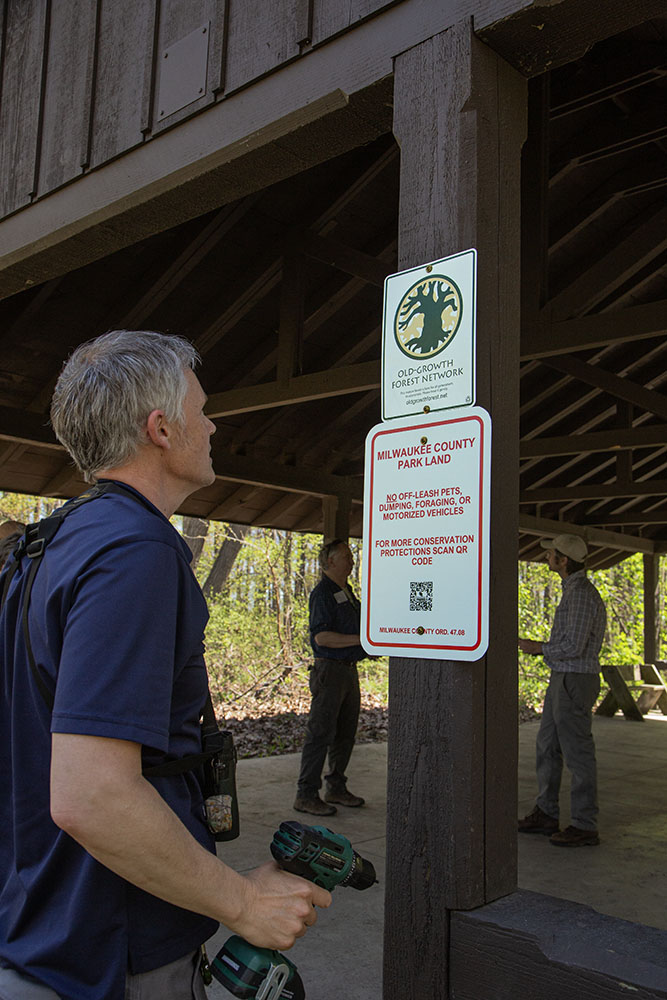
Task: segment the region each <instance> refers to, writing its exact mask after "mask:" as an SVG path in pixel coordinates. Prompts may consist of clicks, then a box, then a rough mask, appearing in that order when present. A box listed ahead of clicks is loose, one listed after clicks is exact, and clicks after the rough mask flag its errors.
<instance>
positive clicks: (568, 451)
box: [0, 19, 667, 566]
mask: <svg viewBox="0 0 667 1000" xmlns="http://www.w3.org/2000/svg"><path fill="white" fill-rule="evenodd" d="M666 25H667V20H666V19H662V20H654V21H650V22H646V23H644V24H642V25H640V26H638V27H635V28H633V29H631V30H630V31H627V32H625V33H623V34H621V35H616V36H615V37H613V38H609V39H607V40H605V41H603V42H600V43H599V44H598V45H596V46H595V47H593V48H592V49H591V50H590V51H589V52H587V53H586V54H585V55H583V56H582V57H581V58H579V59H578V60H577V61H576V62H574V63H569V64H567V65H565V66H562V67H560V68H558V69H555V70H553V71H552V72H551V73H549V74H545V75H544V76H541V77H537V78H535V79H534V80H532V81H531V83H530V121H529V141H528V143H527V144H526V150H525V157H524V165H523V189H524V195H523V218H524V234H523V246H524V251H523V263H522V274H521V283H522V296H523V306H522V314H523V329H522V341H521V362H520V386H521V446H520V447H521V452H520V454H521V465H520V477H521V495H520V504H521V520H520V524H521V537H520V554H521V557H522V558H535V557H537V556H538V555H539V553H540V552H541V550H540V549H539V548H538V545H537V541H538V536H539V535H542V534H544V533H549V532H553V533H557V532H558V531H560V530H563V528H564V527H567V530H576V531H581V532H585V533H586V534H587V537H588V538H589V541H591V543H592V544H593V546H594V552H595V555H594V560H593V561H594V565H597V566H606V565H610V564H611V563H613V562H614V561H616V560H618V559H619V558H623V557H624V556H626V555H627V554H629V553H630V552H633V551H644V552H648V553H650V552H654V551H662V550H663V548H664V546H665V545H667V391H666V386H667V340H666V338H665V332H666V329H667V235H666V234H667V225H666V223H667V207H666V202H665V190H666V189H667V126H665V117H664V106H665V103H664V99H665V90H666V88H667V82H666V80H667V65H666V61H665V40H666V37H667V26H666ZM385 96H386V95H385ZM376 99H378V100H379V94H378V95H376ZM377 115H378V121H380V120H382V121H385V120H386V117H387V112H386V107H383V108H382V109H380V108H379V107H378V109H377ZM399 172H400V155H399V150H398V147H397V145H396V143H395V142H394V139H393V137H392V136H391V135H390V134H385V135H382V136H381V137H380V138H379V139H376V140H375V141H374V142H371V143H369V144H367V145H364V146H361V147H359V148H356V149H353V150H352V151H351V152H347V153H344V154H343V155H340V156H337V157H335V158H333V159H330V160H327V161H326V162H324V163H321V164H319V165H316V166H313V167H311V168H310V169H308V170H305V171H302V172H300V173H297V174H295V175H294V176H291V177H289V178H287V179H286V180H282V181H280V182H279V183H276V184H273V185H272V186H269V187H264V188H260V189H258V190H256V191H255V192H254V193H251V194H248V195H246V196H245V197H243V198H240V199H238V200H237V201H235V202H232V203H229V204H225V205H222V206H221V207H219V208H216V209H215V210H213V211H209V212H207V213H206V214H204V215H201V216H198V217H196V218H193V219H190V220H188V221H185V222H182V223H181V224H180V225H177V226H174V227H172V228H168V229H165V230H164V231H162V232H158V233H156V234H155V235H152V236H150V237H148V238H146V239H144V240H142V241H140V242H137V243H134V244H133V245H131V246H128V247H125V248H123V249H121V250H118V251H116V252H114V253H112V254H110V255H108V256H104V255H102V256H100V257H99V259H97V260H95V261H93V262H91V263H88V264H86V265H85V266H83V267H79V268H77V269H75V270H71V271H68V272H67V273H63V274H62V275H60V276H58V277H54V278H52V279H51V280H48V281H46V282H44V283H42V284H40V285H39V286H37V287H34V288H30V289H29V290H26V291H23V292H21V293H19V294H15V295H11V296H10V297H8V298H6V299H4V300H3V301H1V302H0V327H1V329H2V331H3V333H2V335H1V341H0V342H1V343H2V347H3V355H2V363H1V364H0V489H5V490H17V491H21V492H27V493H37V494H43V495H47V496H63V497H65V496H70V495H74V494H76V493H78V492H79V491H80V490H81V489H82V488H83V483H82V481H81V479H80V478H79V477H78V475H77V474H76V472H75V470H74V469H73V468H72V466H71V464H70V463H69V461H68V459H67V457H66V455H65V454H64V452H63V451H62V450H61V449H60V448H59V447H58V446H57V443H56V442H55V440H54V439H53V436H52V433H51V431H50V429H49V427H48V404H49V399H50V395H51V392H52V389H53V385H54V382H55V379H56V377H57V374H58V371H59V369H60V366H61V364H62V362H63V360H64V358H65V357H66V356H67V355H68V354H69V352H70V351H71V350H72V348H73V347H75V346H76V345H77V344H79V343H81V342H82V341H84V340H87V339H89V338H90V337H91V336H95V335H96V334H99V333H101V332H104V331H105V330H107V329H114V328H129V329H141V328H149V329H158V330H163V331H170V332H178V333H182V334H184V335H185V336H187V337H189V338H191V339H192V340H193V341H194V343H195V344H196V345H197V347H198V348H199V350H200V352H201V354H202V357H203V367H202V382H203V384H204V387H205V389H206V391H207V392H208V394H209V396H210V400H209V413H210V414H211V416H212V417H214V419H215V421H216V424H217V428H218V429H217V433H216V435H215V438H214V465H215V469H216V473H217V478H216V481H215V483H214V484H213V485H212V486H211V487H209V488H208V489H206V490H202V491H200V492H199V493H197V494H196V495H195V496H193V497H192V498H190V499H189V500H188V501H187V502H186V504H185V505H184V507H183V512H184V513H187V514H190V515H194V516H198V517H207V518H214V519H222V520H230V521H236V522H240V523H250V524H255V525H265V526H275V527H280V528H286V529H291V530H308V531H321V530H322V525H323V514H322V498H323V497H324V496H340V497H344V498H347V499H348V500H349V501H350V502H351V505H352V506H351V532H352V533H353V534H360V532H361V526H362V518H361V499H362V483H363V449H364V439H365V436H366V433H367V431H368V429H369V428H370V427H371V426H372V425H373V424H375V423H376V422H378V421H379V419H380V405H379V398H380V390H379V385H380V354H381V317H382V283H383V278H384V276H385V275H386V274H389V273H391V272H393V271H394V270H395V269H396V260H397V225H398V224H397V220H398V189H399ZM483 266H484V262H483V261H480V267H483Z"/></svg>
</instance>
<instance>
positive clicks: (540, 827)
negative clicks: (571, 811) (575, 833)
mask: <svg viewBox="0 0 667 1000" xmlns="http://www.w3.org/2000/svg"><path fill="white" fill-rule="evenodd" d="M519 833H542V834H544V836H545V837H550V836H551V835H552V834H554V833H558V820H557V819H554V817H553V816H548V815H547V813H545V812H542V810H541V809H540V807H539V806H535V808H534V809H533V811H532V813H528V815H527V816H524V817H523V819H520V820H519Z"/></svg>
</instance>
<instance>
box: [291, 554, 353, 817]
mask: <svg viewBox="0 0 667 1000" xmlns="http://www.w3.org/2000/svg"><path fill="white" fill-rule="evenodd" d="M320 566H321V567H322V579H321V581H320V582H319V583H318V584H317V586H316V587H315V588H314V589H313V591H312V593H311V595H310V602H309V609H310V644H311V646H312V648H313V653H314V654H315V661H314V663H313V665H312V667H311V669H310V691H311V694H312V701H311V705H310V713H309V715H308V724H307V727H306V740H305V743H304V746H303V751H302V754H301V771H300V774H299V783H298V786H297V796H296V799H295V801H294V808H295V809H296V810H297V811H298V812H307V813H313V815H315V816H330V815H332V814H333V813H335V812H336V806H335V805H334V803H337V804H339V805H343V806H363V804H364V800H363V799H362V798H361V797H360V796H358V795H353V794H352V793H351V792H349V791H348V790H347V778H346V776H345V771H346V768H347V765H348V763H349V760H350V757H351V755H352V749H353V747H354V738H355V735H356V732H357V722H358V721H359V705H360V695H359V675H358V672H357V661H358V660H361V659H363V658H364V657H365V656H366V653H365V652H364V650H363V648H362V646H361V644H360V638H359V630H360V607H359V601H358V600H357V598H356V596H355V594H354V593H353V591H352V588H351V587H350V585H349V584H348V582H347V580H348V577H349V575H350V573H351V572H352V568H353V566H354V559H353V557H352V553H351V552H350V547H349V546H348V545H347V544H346V543H345V542H343V541H341V539H339V538H336V539H334V541H333V542H329V543H328V545H325V546H324V547H323V548H322V549H321V550H320ZM327 750H328V751H329V773H328V774H327V775H326V777H325V780H326V783H327V790H326V792H325V795H324V799H325V801H322V799H321V798H320V796H319V789H320V787H321V785H322V769H323V767H324V762H325V759H326V756H327Z"/></svg>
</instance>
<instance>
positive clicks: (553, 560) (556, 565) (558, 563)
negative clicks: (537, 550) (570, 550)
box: [547, 549, 567, 573]
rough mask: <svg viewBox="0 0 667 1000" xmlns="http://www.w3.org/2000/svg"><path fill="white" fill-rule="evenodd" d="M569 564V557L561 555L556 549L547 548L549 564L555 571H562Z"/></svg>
mask: <svg viewBox="0 0 667 1000" xmlns="http://www.w3.org/2000/svg"><path fill="white" fill-rule="evenodd" d="M566 564H567V558H566V557H565V556H561V555H559V553H558V552H556V550H555V549H547V566H548V567H549V569H550V570H551V571H552V572H553V573H560V571H561V569H562V568H563V567H564V566H565V565H566Z"/></svg>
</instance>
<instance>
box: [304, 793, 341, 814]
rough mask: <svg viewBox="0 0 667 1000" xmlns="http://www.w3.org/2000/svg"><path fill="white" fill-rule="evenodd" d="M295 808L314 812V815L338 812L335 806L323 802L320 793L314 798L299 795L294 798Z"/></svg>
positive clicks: (305, 811)
mask: <svg viewBox="0 0 667 1000" xmlns="http://www.w3.org/2000/svg"><path fill="white" fill-rule="evenodd" d="M294 808H295V809H296V811H297V812H300V813H312V814H313V816H333V815H334V813H336V812H338V810H337V809H336V807H335V806H329V805H327V803H326V802H322V799H321V798H320V797H319V795H314V796H313V797H312V799H306V798H302V797H301V796H299V795H297V797H296V798H295V800H294Z"/></svg>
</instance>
